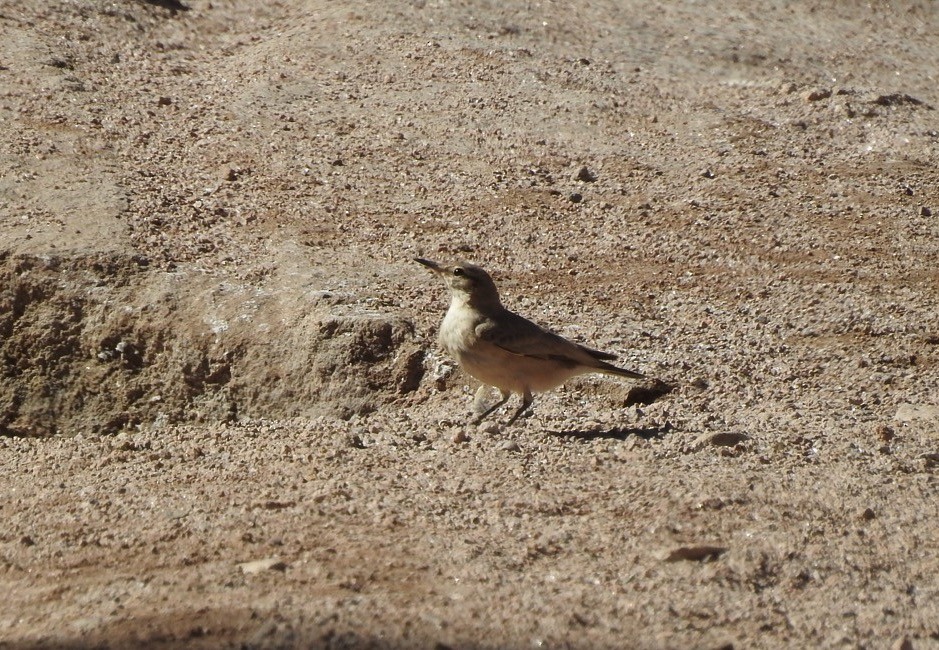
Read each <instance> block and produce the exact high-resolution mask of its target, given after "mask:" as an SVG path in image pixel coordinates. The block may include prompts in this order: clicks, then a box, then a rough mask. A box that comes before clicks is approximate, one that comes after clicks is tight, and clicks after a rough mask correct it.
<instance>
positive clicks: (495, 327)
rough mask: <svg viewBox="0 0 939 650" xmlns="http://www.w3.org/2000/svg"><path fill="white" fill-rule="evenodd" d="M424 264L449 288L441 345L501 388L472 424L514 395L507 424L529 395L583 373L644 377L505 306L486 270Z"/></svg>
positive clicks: (476, 375)
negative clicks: (516, 401) (515, 406)
mask: <svg viewBox="0 0 939 650" xmlns="http://www.w3.org/2000/svg"><path fill="white" fill-rule="evenodd" d="M414 261H415V262H418V263H419V264H423V265H424V266H426V267H427V268H429V269H430V270H431V271H433V272H434V273H435V274H437V275H439V276H440V277H442V278H443V280H444V282H446V284H447V286H448V287H449V288H450V296H451V297H450V307H449V309H448V310H447V313H446V315H445V316H444V318H443V322H442V323H441V325H440V332H439V336H438V339H439V343H440V345H441V347H443V348H444V349H445V350H446V351H447V353H448V354H449V355H450V356H452V357H453V358H454V359H455V360H456V361H457V363H459V365H460V367H461V368H463V370H464V371H466V373H467V374H469V375H470V376H472V377H473V378H475V379H477V380H479V381H480V382H482V383H483V384H484V385H487V386H493V387H495V388H497V389H498V390H499V393H500V396H501V399H500V400H499V401H498V402H496V403H495V404H494V405H493V406H491V407H490V408H488V409H487V410H486V411H485V412H484V413H482V414H481V415H479V416H478V417H477V418H476V419H475V420H473V424H474V425H477V424H479V423H480V422H482V421H483V420H484V419H485V418H486V417H488V416H489V415H490V414H492V413H493V412H494V411H495V410H496V409H498V408H500V407H501V406H502V405H504V404H505V403H506V402H507V401H508V400H509V397H511V395H512V394H513V393H517V394H519V395H521V396H522V403H521V406H519V407H518V410H516V411H515V413H514V414H513V415H512V417H511V419H509V421H508V422H507V423H506V426H510V425H511V424H512V423H514V422H515V421H516V420H517V419H518V418H519V416H521V415H522V414H523V413H525V412H526V411H528V410H529V409H530V408H531V406H532V404H533V402H534V396H533V393H540V392H543V391H547V390H551V389H552V388H556V387H558V386H560V385H561V384H563V383H564V382H565V381H567V380H568V379H570V378H572V377H576V376H578V375H583V374H587V373H594V372H597V373H603V374H607V375H616V376H618V377H627V378H629V379H644V378H645V375H643V374H640V373H638V372H633V371H632V370H626V369H625V368H620V367H618V366H614V365H612V364H611V363H609V362H610V361H615V360H616V355H613V354H609V353H607V352H601V351H599V350H594V349H593V348H588V347H587V346H584V345H580V344H579V343H574V342H573V341H569V340H567V339H566V338H564V337H563V336H560V335H558V334H555V333H554V332H551V331H549V330H547V329H544V328H542V327H540V326H539V325H536V324H535V323H533V322H531V321H530V320H528V319H527V318H524V317H522V316H519V315H518V314H516V313H514V312H512V311H510V310H508V309H506V308H505V307H504V306H503V305H502V300H501V299H500V297H499V290H498V289H497V288H496V284H495V282H493V280H492V277H491V276H490V275H489V273H487V272H486V270H485V269H483V268H481V267H479V266H476V265H474V264H469V263H458V264H456V265H453V266H449V265H443V264H438V263H437V262H433V261H431V260H428V259H424V258H421V257H417V258H414Z"/></svg>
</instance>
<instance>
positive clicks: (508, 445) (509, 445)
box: [499, 440, 522, 452]
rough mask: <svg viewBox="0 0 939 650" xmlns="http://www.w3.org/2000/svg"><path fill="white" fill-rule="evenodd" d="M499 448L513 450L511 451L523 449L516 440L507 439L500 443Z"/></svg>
mask: <svg viewBox="0 0 939 650" xmlns="http://www.w3.org/2000/svg"><path fill="white" fill-rule="evenodd" d="M499 449H501V450H502V451H511V452H515V451H521V450H522V448H521V447H519V446H518V443H517V442H515V441H514V440H506V441H505V442H503V443H502V444H501V445H499Z"/></svg>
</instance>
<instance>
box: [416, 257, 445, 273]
mask: <svg viewBox="0 0 939 650" xmlns="http://www.w3.org/2000/svg"><path fill="white" fill-rule="evenodd" d="M414 261H415V262H417V263H418V264H423V265H424V266H426V267H427V268H429V269H430V270H431V271H433V272H434V273H443V271H444V270H443V268H442V267H441V266H440V265H439V264H437V262H431V261H430V260H425V259H424V258H423V257H415V258H414Z"/></svg>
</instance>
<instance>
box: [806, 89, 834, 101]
mask: <svg viewBox="0 0 939 650" xmlns="http://www.w3.org/2000/svg"><path fill="white" fill-rule="evenodd" d="M829 97H831V88H816V89H815V90H810V91H809V92H807V93H806V94H805V100H806V101H809V102H817V101H819V100H821V99H828V98H829Z"/></svg>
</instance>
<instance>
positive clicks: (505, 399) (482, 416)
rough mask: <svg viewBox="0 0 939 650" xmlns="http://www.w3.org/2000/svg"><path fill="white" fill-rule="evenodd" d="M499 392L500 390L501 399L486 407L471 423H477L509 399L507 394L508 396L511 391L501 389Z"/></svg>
mask: <svg viewBox="0 0 939 650" xmlns="http://www.w3.org/2000/svg"><path fill="white" fill-rule="evenodd" d="M500 392H501V394H502V399H500V400H499V401H498V402H496V403H495V404H493V405H492V406H490V407H489V408H487V409H486V410H485V412H483V413H482V415H480V416H478V417H477V418H476V419H475V420H473V424H479V423H480V422H482V421H483V420H484V419H486V416H487V415H489V414H490V413H492V412H493V411H495V410H496V409H497V408H499V407H500V406H502V405H503V404H505V403H506V402H507V401H509V396H510V395H511V394H512V393H510V392H509V391H507V390H503V391H500Z"/></svg>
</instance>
